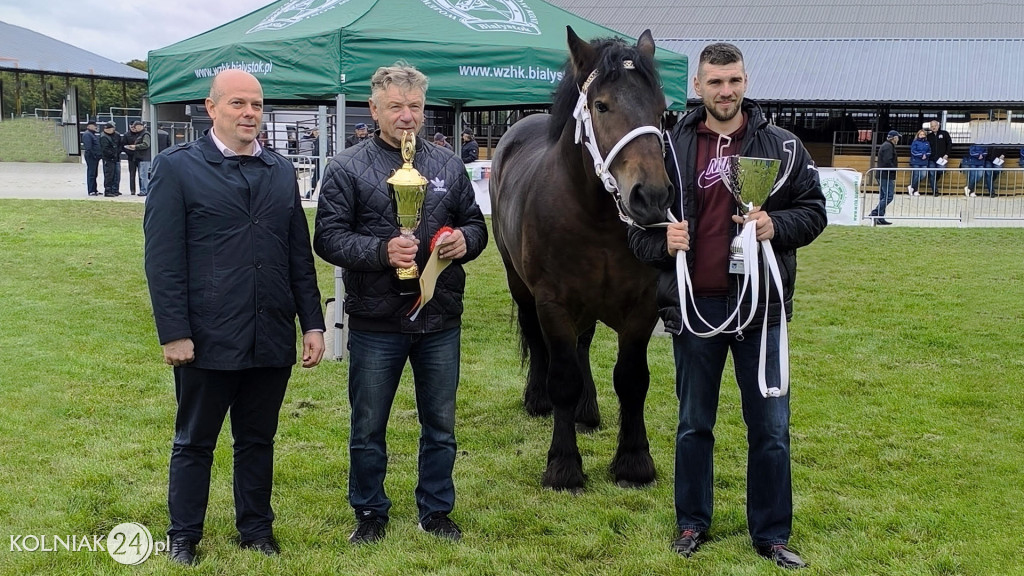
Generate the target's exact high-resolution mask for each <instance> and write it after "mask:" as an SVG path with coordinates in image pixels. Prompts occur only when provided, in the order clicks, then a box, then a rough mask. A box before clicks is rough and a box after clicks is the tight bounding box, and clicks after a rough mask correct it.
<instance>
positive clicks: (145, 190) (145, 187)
mask: <svg viewBox="0 0 1024 576" xmlns="http://www.w3.org/2000/svg"><path fill="white" fill-rule="evenodd" d="M150 164H151V162H139V194H141V195H142V196H145V195H146V194H149V165H150Z"/></svg>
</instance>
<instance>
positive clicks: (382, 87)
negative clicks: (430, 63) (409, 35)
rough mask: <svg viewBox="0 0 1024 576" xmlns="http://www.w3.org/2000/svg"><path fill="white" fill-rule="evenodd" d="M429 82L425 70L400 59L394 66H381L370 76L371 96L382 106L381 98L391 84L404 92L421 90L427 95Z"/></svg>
mask: <svg viewBox="0 0 1024 576" xmlns="http://www.w3.org/2000/svg"><path fill="white" fill-rule="evenodd" d="M429 83H430V80H429V79H428V78H427V76H426V75H425V74H423V72H420V71H419V70H417V69H416V68H415V67H413V66H410V65H409V64H408V63H406V62H404V61H402V60H399V61H398V62H395V64H394V65H393V66H381V67H380V68H377V71H376V72H374V73H373V77H371V78H370V97H371V98H373V101H374V103H375V104H376V105H377V106H381V105H382V103H381V101H380V100H379V99H380V97H381V95H383V94H384V92H385V91H387V89H388V87H389V86H395V87H397V88H398V89H399V90H401V91H402V92H406V91H408V90H419V91H421V92H423V96H424V97H426V95H427V85H428V84H429Z"/></svg>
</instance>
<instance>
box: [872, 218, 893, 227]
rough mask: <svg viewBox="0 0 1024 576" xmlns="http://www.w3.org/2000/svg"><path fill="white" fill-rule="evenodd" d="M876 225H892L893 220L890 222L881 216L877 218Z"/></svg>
mask: <svg viewBox="0 0 1024 576" xmlns="http://www.w3.org/2000/svg"><path fill="white" fill-rule="evenodd" d="M875 225H876V226H890V225H892V222H889V221H888V220H886V219H884V218H879V219H878V220H875Z"/></svg>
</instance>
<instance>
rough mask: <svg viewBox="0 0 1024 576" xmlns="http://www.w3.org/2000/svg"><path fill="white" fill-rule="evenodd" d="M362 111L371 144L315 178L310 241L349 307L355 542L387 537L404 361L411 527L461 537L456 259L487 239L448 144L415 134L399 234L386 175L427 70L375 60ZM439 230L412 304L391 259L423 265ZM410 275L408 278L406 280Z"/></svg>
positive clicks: (415, 117) (418, 111)
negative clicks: (414, 457)
mask: <svg viewBox="0 0 1024 576" xmlns="http://www.w3.org/2000/svg"><path fill="white" fill-rule="evenodd" d="M370 84H371V95H370V113H371V114H372V116H373V119H374V121H375V122H376V123H377V125H378V127H379V130H378V131H377V132H376V133H375V134H374V135H373V137H372V138H371V139H370V141H369V142H364V143H363V144H362V145H360V146H356V147H353V148H346V149H345V150H343V151H342V152H341V153H340V154H338V155H337V156H335V157H334V158H333V159H332V160H331V161H330V162H329V163H328V165H327V169H326V170H325V173H324V177H323V181H322V183H321V188H320V200H319V205H318V209H317V215H316V230H315V233H314V238H313V248H314V250H315V251H316V253H317V254H319V255H320V257H322V258H323V259H324V260H326V261H328V262H330V263H331V264H334V265H335V266H340V267H342V268H344V280H345V287H346V296H345V310H346V312H348V314H349V327H350V332H349V352H350V355H349V368H348V370H349V373H348V386H349V391H348V393H349V402H350V403H351V406H352V411H351V434H350V437H349V456H350V459H351V463H350V471H349V483H348V486H349V488H348V496H349V504H350V505H351V506H352V508H353V509H354V511H355V516H356V528H355V530H354V531H353V532H352V535H351V536H350V537H349V541H350V542H352V543H353V544H363V543H369V542H375V541H377V540H380V539H381V538H383V537H384V533H385V526H386V525H387V522H388V520H389V516H388V512H389V510H390V508H391V500H390V499H388V496H387V494H386V493H385V492H384V476H385V474H386V473H387V458H388V457H387V446H386V443H385V433H386V430H387V423H388V417H389V416H390V413H391V405H392V403H393V401H394V398H395V392H396V391H397V389H398V383H399V379H400V378H401V376H402V370H403V368H404V367H405V363H406V361H408V362H409V364H410V365H411V366H412V373H413V386H414V387H415V393H416V407H417V411H418V415H419V421H420V426H421V429H422V432H421V434H420V447H419V482H418V483H417V485H416V505H417V508H418V511H419V513H418V516H419V517H418V520H419V526H420V528H421V529H422V530H425V531H426V532H428V533H431V534H433V535H435V536H438V537H442V538H448V539H451V540H458V539H459V538H461V536H462V531H461V529H460V528H459V526H458V525H457V524H456V523H455V522H454V521H453V520H451V518H449V514H450V513H451V511H452V509H453V508H454V506H455V485H454V483H453V481H452V470H453V468H454V465H455V391H456V388H457V387H458V383H459V360H460V341H461V330H462V329H461V318H462V295H463V292H464V288H465V281H466V272H465V270H464V269H463V267H462V265H463V264H464V263H466V262H468V261H470V260H472V259H474V258H476V257H477V256H479V255H480V253H481V252H482V251H483V249H484V247H485V246H486V245H487V228H486V224H485V222H484V217H483V214H482V213H481V211H480V207H479V206H477V204H476V200H475V197H474V193H473V186H472V183H471V182H470V180H469V178H468V176H467V175H466V169H465V166H464V165H463V164H462V162H461V161H460V160H459V158H458V157H456V156H454V155H453V154H452V153H451V152H450V151H448V150H445V149H444V148H442V147H440V146H436V145H435V144H433V143H431V142H429V141H428V140H427V139H416V144H415V146H416V148H415V155H414V158H413V166H414V167H415V168H416V170H418V171H419V172H420V174H422V175H423V176H424V177H425V178H426V179H427V181H428V184H427V185H426V195H425V197H424V201H423V205H422V208H421V217H420V221H419V225H418V226H417V227H416V228H415V238H408V237H404V236H402V235H401V234H400V233H399V226H398V222H397V220H396V218H395V211H394V208H393V207H392V200H391V193H390V190H389V185H388V184H387V179H388V178H389V177H390V176H391V174H392V173H393V172H394V171H395V170H396V169H398V168H400V167H401V166H402V164H403V158H402V154H401V150H400V148H401V145H402V137H403V135H415V134H416V133H418V132H419V130H420V128H421V127H422V125H423V107H424V104H425V101H426V91H427V77H426V76H424V75H423V74H422V73H421V72H419V71H418V70H416V69H415V68H413V67H411V66H407V65H404V64H401V63H399V64H396V65H394V66H389V67H381V68H379V69H377V71H376V73H374V75H373V77H372V78H371V81H370ZM432 240H436V242H437V244H438V245H439V246H441V248H439V257H440V259H441V260H447V261H448V266H447V267H446V268H444V270H443V271H442V272H441V274H440V275H439V276H438V278H437V285H436V288H435V289H434V292H433V298H432V299H430V300H429V302H428V303H427V304H426V305H425V306H423V308H422V309H420V310H419V311H418V313H416V314H412V312H413V310H414V309H416V308H417V305H418V301H419V297H420V294H419V293H418V287H417V288H416V289H413V290H408V289H407V285H405V284H404V283H401V282H400V281H399V280H398V277H397V276H396V270H397V269H406V268H411V267H413V265H414V264H415V265H416V266H418V269H419V270H423V269H424V267H425V265H426V263H427V260H428V258H429V257H430V254H431V248H432V246H431V244H433V243H434V242H432ZM413 284H415V283H413Z"/></svg>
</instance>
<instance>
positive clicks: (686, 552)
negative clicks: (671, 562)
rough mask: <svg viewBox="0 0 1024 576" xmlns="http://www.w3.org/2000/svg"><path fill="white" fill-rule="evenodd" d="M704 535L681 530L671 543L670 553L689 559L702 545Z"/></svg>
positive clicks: (693, 531) (694, 531)
mask: <svg viewBox="0 0 1024 576" xmlns="http://www.w3.org/2000/svg"><path fill="white" fill-rule="evenodd" d="M704 540H705V538H704V533H703V532H698V531H696V530H683V531H682V532H680V533H679V537H678V538H676V539H675V540H673V541H672V551H673V552H675V553H676V554H679V555H680V556H684V557H686V558H689V557H690V556H693V553H694V552H696V551H697V548H700V545H701V544H703V543H704Z"/></svg>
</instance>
